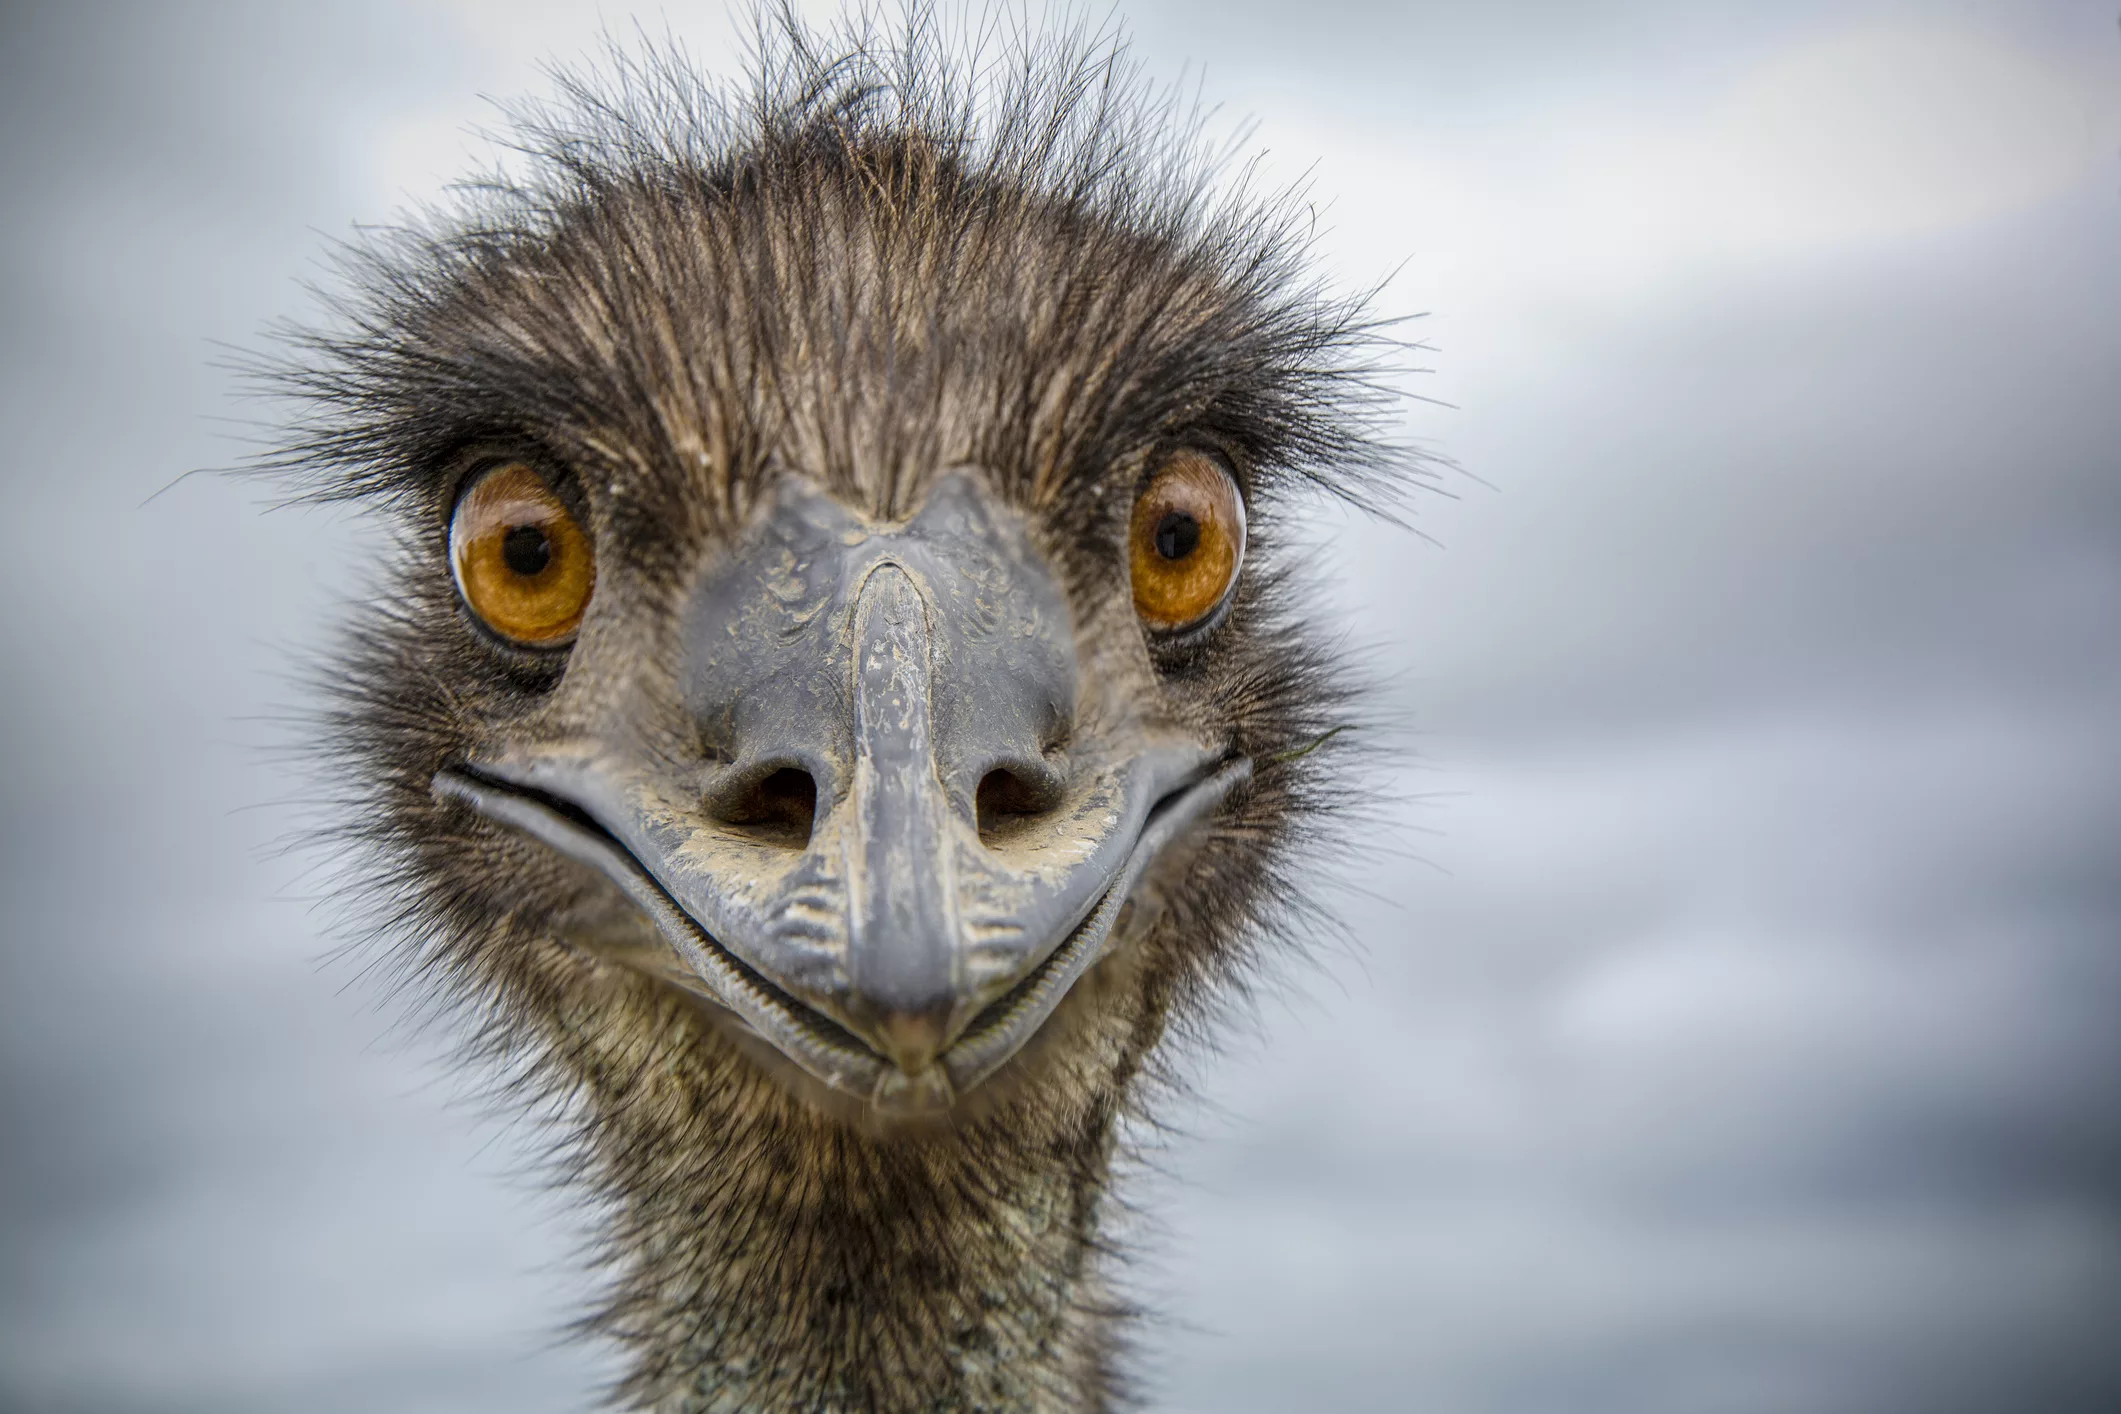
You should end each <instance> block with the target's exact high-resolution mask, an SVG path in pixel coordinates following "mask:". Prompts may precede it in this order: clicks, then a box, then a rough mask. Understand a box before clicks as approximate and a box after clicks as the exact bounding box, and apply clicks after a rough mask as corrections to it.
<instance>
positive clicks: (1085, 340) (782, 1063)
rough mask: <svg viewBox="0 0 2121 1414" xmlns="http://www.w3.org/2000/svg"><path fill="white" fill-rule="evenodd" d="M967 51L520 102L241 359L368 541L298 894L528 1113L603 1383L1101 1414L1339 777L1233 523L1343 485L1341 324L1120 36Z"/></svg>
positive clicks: (1361, 483)
mask: <svg viewBox="0 0 2121 1414" xmlns="http://www.w3.org/2000/svg"><path fill="white" fill-rule="evenodd" d="M1003 59H1004V62H1002V63H1000V64H998V65H994V66H991V67H984V68H983V67H981V66H980V64H979V63H978V62H977V61H976V59H971V58H966V57H964V56H958V57H952V56H951V55H950V54H948V53H946V52H945V50H944V47H943V46H942V45H941V44H939V43H938V42H936V40H935V38H934V34H933V28H932V26H931V25H930V24H929V23H928V22H927V20H926V19H925V18H924V17H922V16H921V15H919V14H917V13H916V14H915V15H913V16H912V17H911V22H910V23H909V24H908V26H907V27H906V28H905V30H904V31H903V32H901V33H896V34H891V35H880V34H879V33H878V32H877V31H875V30H874V29H868V30H863V29H859V28H853V27H850V28H846V29H843V30H841V31H838V32H835V33H834V34H832V35H829V36H828V35H820V34H817V33H814V32H812V31H809V30H806V29H805V28H804V27H803V26H802V25H801V24H800V23H798V22H797V21H795V20H793V19H792V18H789V17H788V16H786V15H781V16H778V17H773V18H770V19H769V20H768V21H767V22H765V23H764V24H762V25H761V27H760V43H759V47H758V50H757V52H756V54H755V56H754V61H753V64H752V67H751V71H750V73H749V75H748V78H747V80H746V81H744V82H742V83H740V84H738V85H736V86H733V87H730V88H718V87H716V86H714V85H713V84H712V83H710V82H709V81H708V80H705V79H703V78H701V77H699V76H698V75H697V74H696V73H695V72H693V71H692V70H691V69H690V67H689V66H688V64H687V63H686V62H685V61H684V60H683V59H682V58H681V57H679V56H678V55H676V54H675V53H673V52H671V51H669V50H653V49H651V50H649V51H647V53H646V55H645V57H641V56H636V57H634V58H631V59H628V58H625V57H620V58H618V59H617V60H615V61H614V62H613V63H612V64H610V65H609V66H607V67H606V69H604V70H603V71H600V72H597V73H593V74H590V75H588V76H586V77H584V76H580V75H577V76H574V77H571V78H563V80H562V84H561V97H560V99H559V100H557V101H556V102H555V103H553V104H551V105H548V106H544V107H539V108H532V109H526V110H522V111H520V112H519V113H518V114H517V116H516V123H517V127H516V129H515V132H514V136H513V142H514V144H515V146H516V148H517V150H518V152H519V154H520V156H521V158H522V160H521V161H520V162H518V163H517V164H516V168H515V170H514V171H513V172H512V173H511V174H510V175H506V176H500V175H496V176H493V177H490V178H488V179H486V180H484V181H482V182H480V183H476V184H473V185H470V186H468V187H466V188H465V189H464V190H463V191H462V192H461V193H460V194H459V196H458V197H456V198H453V202H454V204H453V205H449V206H447V207H445V208H443V209H440V210H437V211H435V212H431V213H429V214H427V215H426V216H424V217H422V218H418V219H416V220H415V221H414V222H412V223H411V224H410V225H409V226H408V227H407V228H405V229H402V230H399V231H397V232H396V233H395V234H391V235H386V236H382V237H377V238H374V239H372V240H370V241H368V242H367V243H366V244H364V245H362V246H359V247H358V248H356V249H355V250H354V251H353V252H352V253H351V255H350V263H349V267H348V275H347V280H346V284H345V286H344V291H343V294H342V295H341V297H340V299H339V303H338V305H337V307H336V313H335V314H334V316H333V317H332V319H330V320H329V321H327V322H326V324H325V325H324V326H323V327H320V328H316V329H311V330H309V331H307V332H300V333H297V334H296V335H294V336H293V339H292V342H291V343H289V344H288V345H286V346H285V347H286V350H287V352H286V353H285V355H284V361H283V362H281V363H279V364H277V365H276V370H277V371H276V373H275V374H274V376H275V377H276V378H277V379H278V380H279V386H280V387H281V389H282V390H283V391H285V392H287V393H290V394H291V395H292V396H294V397H295V398H296V399H298V400H299V401H298V407H299V411H298V412H296V413H295V414H294V416H293V419H292V421H291V426H290V430H289V432H288V433H287V436H286V438H285V439H284V441H283V442H282V444H281V450H280V451H279V452H277V453H276V454H274V455H273V456H272V457H271V458H270V461H271V463H272V465H273V466H274V467H276V468H277V469H278V470H279V471H280V472H281V473H283V474H286V475H290V476H293V477H296V478H298V485H299V487H300V494H303V495H307V496H311V497H317V498H324V499H342V500H351V501H356V502H360V503H364V504H366V505H368V506H370V507H372V508H373V509H374V510H375V511H376V512H377V513H378V514H379V515H381V516H382V517H384V518H385V520H386V521H387V523H388V524H389V525H390V527H391V528H392V531H393V540H392V543H393V545H394V550H393V552H392V554H391V555H390V556H389V558H388V559H387V561H386V562H385V563H383V564H382V565H381V566H380V567H379V569H378V571H377V573H378V577H379V584H380V592H378V593H377V594H376V595H374V596H373V597H372V599H371V601H370V602H369V603H367V604H366V605H365V606H363V607H361V608H358V609H357V610H355V611H354V617H353V619H352V621H351V623H350V624H349V626H348V628H347V631H346V633H345V636H344V637H343V639H342V640H340V648H341V650H342V651H337V652H335V653H334V656H333V658H332V661H331V673H330V675H329V677H330V681H329V691H330V694H331V697H330V705H329V707H328V708H327V709H326V710H325V712H324V713H323V714H322V716H321V723H322V726H321V731H320V738H321V745H322V747H323V748H324V750H325V751H326V752H327V753H328V757H329V760H330V762H331V767H332V770H333V771H334V772H335V778H336V779H337V780H338V781H339V782H340V784H341V787H342V789H343V794H344V797H345V817H344V818H345V825H344V830H343V834H344V837H345V838H347V839H349V840H350V841H352V842H353V843H355V844H357V845H358V846H359V850H358V851H357V857H358V858H360V859H361V860H363V861H365V862H364V864H363V872H362V874H361V876H360V877H361V879H362V880H363V881H364V882H362V883H360V884H359V885H358V886H357V887H356V892H355V893H354V894H353V895H352V898H351V906H352V907H353V908H354V909H355V910H357V911H358V912H359V914H360V916H361V917H362V918H363V919H365V920H367V921H368V922H369V923H371V924H372V925H373V928H374V930H375V932H376V933H377V934H378V936H379V939H381V940H383V942H384V944H385V945H386V946H387V947H388V948H389V950H390V951H389V954H388V955H389V956H390V957H391V958H392V959H393V960H394V962H395V963H396V965H398V966H399V967H400V968H401V969H402V970H403V972H404V974H405V975H406V976H407V977H408V978H409V979H413V980H415V981H417V982H418V984H419V985H421V986H423V987H425V988H427V989H429V994H430V995H432V996H436V997H439V998H441V999H442V1000H443V1001H444V1002H446V1003H448V1004H451V1005H453V1006H455V1007H456V1008H457V1009H458V1012H459V1014H460V1015H461V1016H463V1017H464V1018H465V1020H466V1023H467V1030H466V1033H465V1034H466V1035H467V1036H468V1037H469V1038H470V1049H471V1052H472V1053H473V1058H474V1059H475V1060H476V1062H477V1063H478V1064H480V1065H483V1066H486V1067H489V1068H490V1069H491V1072H492V1073H495V1074H498V1075H500V1076H502V1077H503V1078H504V1081H505V1083H506V1084H507V1085H508V1086H509V1087H510V1092H511V1093H515V1094H521V1095H523V1096H526V1097H528V1098H530V1099H532V1100H533V1101H538V1102H542V1104H543V1105H544V1106H545V1107H546V1108H547V1110H548V1111H549V1112H551V1113H553V1114H556V1115H558V1116H560V1123H561V1128H560V1131H559V1141H558V1152H559V1153H560V1154H561V1156H562V1158H563V1162H564V1166H565V1171H566V1174H567V1176H568V1178H569V1179H570V1180H571V1181H572V1182H574V1183H575V1184H577V1185H579V1191H580V1192H581V1193H582V1194H583V1197H584V1200H585V1202H586V1203H588V1204H589V1205H591V1207H592V1209H593V1211H594V1212H595V1213H596V1214H597V1215H598V1220H599V1222H600V1223H601V1227H600V1232H601V1234H602V1242H603V1244H604V1247H603V1255H604V1258H605V1259H606V1262H607V1270H608V1290H607V1292H606V1294H605V1296H604V1298H603V1300H602V1301H601V1303H600V1304H599V1305H598V1306H597V1307H596V1310H595V1314H593V1315H592V1316H591V1317H590V1318H589V1319H588V1325H589V1327H590V1328H591V1329H593V1330H594V1331H597V1332H600V1333H602V1334H603V1335H605V1336H607V1337H609V1338H612V1339H615V1340H616V1341H618V1342H620V1343H621V1344H622V1346H623V1348H624V1350H625V1352H626V1356H627V1360H628V1366H627V1369H628V1373H627V1374H626V1375H625V1377H624V1378H623V1381H622V1382H621V1384H620V1385H619V1386H618V1387H617V1388H616V1389H615V1390H614V1391H613V1399H614V1401H615V1402H616V1403H617V1404H619V1405H622V1406H623V1407H627V1408H635V1409H652V1410H659V1411H671V1412H672V1414H675V1412H676V1411H684V1412H685V1414H701V1412H702V1411H738V1410H742V1411H760V1410H806V1411H807V1410H819V1411H822V1410H847V1411H854V1410H861V1411H871V1414H896V1412H897V1411H914V1410H948V1411H970V1410H1011V1411H1017V1410H1046V1411H1084V1410H1106V1409H1112V1408H1116V1407H1120V1406H1121V1405H1124V1404H1127V1403H1130V1402H1133V1400H1134V1398H1135V1385H1134V1383H1133V1381H1132V1380H1131V1379H1130V1376H1129V1370H1130V1362H1129V1358H1128V1343H1127V1341H1128V1336H1127V1331H1128V1322H1129V1316H1130V1311H1129V1309H1128V1307H1127V1304H1126V1303H1125V1302H1124V1301H1123V1300H1121V1299H1120V1298H1119V1297H1118V1296H1116V1295H1115V1293H1114V1285H1113V1281H1112V1277H1113V1268H1112V1261H1113V1257H1112V1251H1111V1247H1112V1244H1111V1243H1110V1241H1108V1240H1107V1238H1106V1237H1104V1236H1102V1235H1101V1234H1102V1233H1104V1232H1105V1230H1106V1228H1107V1226H1108V1220H1109V1218H1110V1215H1111V1211H1110V1210H1111V1208H1112V1206H1113V1203H1114V1200H1113V1199H1112V1198H1111V1197H1110V1195H1109V1192H1108V1189H1109V1185H1110V1182H1111V1177H1112V1173H1113V1169H1114V1164H1115V1160H1116V1158H1118V1157H1119V1156H1120V1153H1121V1146H1122V1135H1123V1133H1124V1132H1125V1127H1126V1124H1127V1122H1128V1121H1129V1119H1130V1117H1133V1116H1139V1115H1141V1114H1142V1113H1143V1112H1144V1110H1145V1108H1146V1107H1148V1106H1151V1105H1153V1104H1155V1103H1157V1102H1158V1100H1159V1099H1160V1098H1163V1097H1168V1096H1169V1095H1170V1094H1171V1093H1172V1091H1173V1087H1174V1083H1175V1082H1174V1081H1173V1073H1174V1072H1173V1069H1172V1065H1171V1062H1170V1060H1169V1055H1170V1054H1171V1047H1170V1046H1168V1045H1167V1042H1169V1041H1171V1040H1172V1039H1173V1038H1176V1039H1177V1040H1179V1041H1181V1042H1183V1041H1184V1040H1186V1039H1187V1038H1194V1039H1199V1038H1201V1037H1203V1036H1204V1035H1205V1034H1206V1033H1207V1032H1209V1031H1210V1030H1211V1024H1212V1023H1213V1022H1215V1021H1216V1020H1217V1019H1218V1018H1219V1017H1220V1016H1221V1015H1222V1013H1223V1012H1224V1010H1226V1008H1227V1005H1228V1003H1229V1001H1230V1000H1231V999H1232V998H1233V997H1237V996H1241V995H1242V994H1243V991H1244V988H1245V986H1246V983H1247V979H1248V978H1250V977H1252V976H1253V975H1255V969H1256V968H1257V967H1258V966H1259V965H1260V963H1261V961H1262V959H1263V957H1264V956H1265V955H1266V953H1267V952H1268V951H1269V950H1270V949H1271V948H1273V947H1275V946H1279V945H1280V944H1279V942H1278V940H1286V939H1287V938H1288V937H1289V936H1291V929H1292V925H1293V924H1295V923H1297V922H1300V921H1301V917H1302V915H1303V914H1304V911H1305V910H1306V909H1308V908H1309V907H1311V905H1310V904H1308V903H1307V902H1306V894H1305V892H1304V884H1305V880H1306V878H1307V877H1308V873H1307V871H1308V870H1309V869H1310V868H1311V867H1312V866H1313V865H1314V864H1315V863H1316V852H1317V851H1316V846H1317V845H1318V844H1319V843H1320V842H1321V841H1323V840H1327V839H1329V838H1331V837H1332V833H1333V830H1334V828H1335V823H1334V822H1335V821H1336V820H1337V819H1344V818H1345V816H1344V815H1342V814H1341V813H1340V812H1342V811H1343V810H1344V809H1345V807H1346V806H1347V805H1348V804H1349V803H1350V802H1351V801H1352V800H1353V799H1354V798H1355V797H1356V796H1357V795H1358V792H1359V782H1358V781H1357V780H1356V779H1355V778H1354V775H1353V773H1352V772H1351V771H1350V770H1349V767H1348V763H1350V762H1352V761H1357V760H1359V759H1360V757H1359V756H1358V755H1356V754H1354V753H1352V752H1351V749H1350V739H1349V738H1348V737H1345V736H1341V735H1339V733H1340V732H1341V730H1342V729H1343V728H1344V727H1346V726H1347V725H1348V724H1349V722H1350V721H1351V712H1353V711H1354V710H1356V703H1357V701H1358V698H1357V695H1356V690H1355V688H1354V686H1353V685H1352V684H1353V681H1354V679H1353V674H1352V670H1351V668H1350V666H1349V665H1348V664H1347V663H1346V662H1345V661H1343V660H1344V658H1345V656H1346V655H1345V654H1344V653H1343V652H1341V651H1340V650H1338V649H1337V648H1336V647H1335V639H1334V637H1333V635H1332V634H1331V633H1330V632H1329V631H1327V629H1326V627H1325V626H1323V625H1321V624H1319V623H1317V622H1315V621H1314V620H1313V619H1312V618H1310V617H1307V616H1306V609H1307V604H1308V601H1309V597H1310V596H1311V594H1312V585H1313V583H1314V581H1313V579H1312V578H1311V576H1310V574H1309V567H1308V566H1306V565H1304V564H1302V563H1299V562H1298V558H1297V557H1296V556H1294V555H1293V554H1292V553H1291V552H1290V551H1289V549H1288V548H1287V546H1286V544H1285V542H1284V539H1283V532H1284V530H1285V527H1286V524H1287V521H1288V517H1289V514H1290V507H1291V506H1292V505H1294V504H1296V503H1297V502H1299V501H1300V500H1302V499H1304V498H1305V497H1308V496H1313V495H1317V494H1321V493H1323V494H1327V495H1338V496H1341V497H1344V498H1347V499H1350V500H1352V501H1355V502H1357V503H1361V504H1365V505H1376V504H1379V503H1380V502H1381V501H1382V500H1383V499H1385V498H1387V497H1389V496H1390V495H1391V494H1392V493H1393V488H1394V485H1395V484H1396V483H1395V478H1397V477H1398V476H1400V475H1401V474H1402V470H1403V463H1401V462H1399V461H1396V460H1395V459H1394V457H1393V456H1392V455H1391V454H1389V453H1388V452H1387V450H1386V449H1385V447H1384V444H1383V443H1382V442H1381V441H1380V440H1379V437H1378V433H1377V428H1378V419H1379V410H1380V408H1381V406H1382V403H1381V398H1382V396H1383V395H1382V394H1381V392H1380V386H1381V385H1380V383H1379V380H1378V378H1377V370H1378V368H1379V367H1380V366H1381V365H1380V363H1379V351H1380V349H1381V348H1383V347H1384V343H1383V340H1382V338H1381V335H1380V333H1379V329H1378V325H1377V323H1376V322H1375V321H1374V320H1373V319H1371V318H1370V316H1369V315H1368V314H1367V313H1366V312H1365V307H1364V304H1363V302H1362V301H1361V300H1360V299H1343V298H1339V297H1336V296H1333V295H1331V294H1330V293H1329V292H1328V291H1327V289H1326V286H1325V285H1324V283H1323V282H1322V281H1321V280H1320V279H1319V278H1318V276H1317V275H1316V273H1315V271H1314V270H1313V265H1312V257H1311V256H1310V254H1309V251H1308V247H1307V242H1308V239H1309V237H1308V229H1309V228H1308V224H1307V219H1306V213H1305V211H1304V210H1303V209H1302V207H1301V205H1300V203H1298V202H1295V201H1293V200H1291V199H1288V198H1264V199H1262V198H1256V197H1253V196H1250V195H1247V194H1245V193H1244V192H1243V191H1242V190H1240V191H1239V192H1238V193H1237V194H1236V195H1217V193H1218V191H1219V190H1221V186H1220V176H1219V170H1218V166H1217V163H1216V161H1215V159H1214V154H1213V153H1211V152H1207V151H1205V150H1204V149H1203V148H1202V146H1201V144H1200V142H1199V141H1198V137H1197V134H1198V127H1197V125H1196V124H1193V123H1191V122H1189V121H1188V120H1187V118H1186V115H1185V113H1184V112H1183V111H1182V110H1181V109H1180V108H1179V107H1178V106H1177V105H1175V104H1174V103H1173V102H1172V101H1171V100H1170V99H1168V98H1159V97H1157V96H1156V95H1155V94H1154V93H1153V92H1152V91H1150V90H1148V89H1147V88H1145V87H1144V86H1143V84H1142V83H1141V82H1140V80H1139V78H1138V77H1137V72H1136V69H1135V68H1134V67H1133V66H1132V64H1131V61H1129V60H1128V59H1127V57H1126V54H1125V51H1124V49H1123V47H1122V46H1120V45H1119V44H1118V43H1117V42H1116V41H1110V40H1103V39H1085V38H1084V37H1083V36H1081V35H1080V34H1075V35H1068V34H1062V35H1058V36H1046V37H1042V38H1031V39H1026V40H1023V41H1021V42H1019V43H1017V44H1015V45H1014V46H1013V47H1011V48H1010V49H1009V51H1008V53H1007V54H1006V55H1004V56H1003ZM1180 1049H1183V1047H1181V1048H1180Z"/></svg>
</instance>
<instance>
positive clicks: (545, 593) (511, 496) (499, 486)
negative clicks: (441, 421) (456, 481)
mask: <svg viewBox="0 0 2121 1414" xmlns="http://www.w3.org/2000/svg"><path fill="white" fill-rule="evenodd" d="M449 561H450V566H451V568H452V569H453V570H454V571H455V573H456V577H457V592H458V593H460V594H462V595H463V596H464V602H465V603H467V604H469V605H470V606H471V610H472V612H473V613H475V614H477V615H478V616H479V617H480V618H481V619H483V620H485V622H486V625H487V627H489V628H491V629H492V630H493V631H494V632H495V633H498V634H500V635H501V636H502V637H504V638H512V639H514V640H515V641H516V642H518V643H529V644H535V645H538V646H540V647H545V646H550V645H554V644H558V643H562V642H564V641H565V640H567V639H568V638H570V637H572V636H573V634H574V631H575V629H576V628H577V627H578V626H579V625H580V624H581V622H582V610H583V609H584V608H586V607H587V606H588V604H589V591H590V590H591V589H592V588H594V587H595V585H596V576H597V571H596V560H595V557H594V555H592V554H591V552H590V548H589V537H588V536H586V535H584V534H583V533H582V527H581V525H580V523H579V522H577V521H576V520H575V518H574V515H573V513H572V512H570V511H569V510H568V509H567V505H566V503H565V502H563V501H562V500H561V499H560V498H559V497H558V496H556V495H554V494H553V490H552V488H551V487H550V486H548V485H546V484H545V479H544V478H543V477H541V476H539V475H538V474H537V473H536V472H535V471H532V470H531V469H530V468H529V467H528V466H525V465H524V464H523V463H522V462H509V463H508V464H507V465H505V466H497V467H495V468H494V469H493V470H491V471H489V472H486V473H484V474H482V475H481V476H480V477H479V479H478V480H477V481H476V482H474V483H472V487H471V489H470V490H469V491H466V492H465V493H464V494H463V495H462V496H461V497H459V498H458V500H457V509H456V514H455V515H453V516H452V517H451V518H450V522H449Z"/></svg>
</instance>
